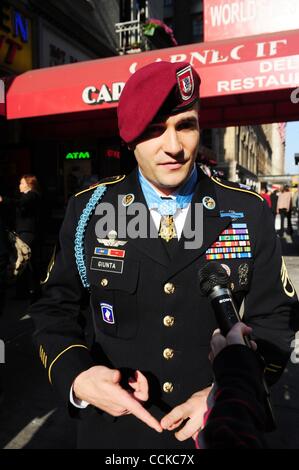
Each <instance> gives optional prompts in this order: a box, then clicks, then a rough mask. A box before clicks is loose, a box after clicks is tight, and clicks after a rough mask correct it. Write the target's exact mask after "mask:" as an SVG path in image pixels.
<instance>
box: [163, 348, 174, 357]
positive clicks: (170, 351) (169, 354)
mask: <svg viewBox="0 0 299 470" xmlns="http://www.w3.org/2000/svg"><path fill="white" fill-rule="evenodd" d="M163 356H164V359H167V360H169V359H172V358H173V356H174V350H173V349H171V348H166V349H164V351H163Z"/></svg>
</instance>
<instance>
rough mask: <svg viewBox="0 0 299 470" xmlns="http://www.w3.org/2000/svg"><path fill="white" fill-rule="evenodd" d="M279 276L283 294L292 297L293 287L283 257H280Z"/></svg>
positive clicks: (294, 292) (293, 293)
mask: <svg viewBox="0 0 299 470" xmlns="http://www.w3.org/2000/svg"><path fill="white" fill-rule="evenodd" d="M280 276H281V282H282V286H283V290H284V292H285V294H286V295H287V296H288V297H294V295H295V294H296V291H295V287H294V286H293V284H292V281H291V279H290V278H289V275H288V270H287V267H286V264H285V261H284V259H283V258H281V271H280Z"/></svg>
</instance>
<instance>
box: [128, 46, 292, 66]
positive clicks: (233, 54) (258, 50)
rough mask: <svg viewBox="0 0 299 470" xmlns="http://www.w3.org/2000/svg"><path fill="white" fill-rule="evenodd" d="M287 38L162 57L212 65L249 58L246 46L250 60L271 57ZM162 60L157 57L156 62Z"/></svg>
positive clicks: (133, 64)
mask: <svg viewBox="0 0 299 470" xmlns="http://www.w3.org/2000/svg"><path fill="white" fill-rule="evenodd" d="M287 45H288V40H287V39H278V40H273V41H265V42H256V43H255V44H254V43H252V44H249V45H247V44H243V43H241V44H238V45H236V46H234V47H232V48H231V49H230V50H228V51H227V48H226V49H225V54H223V51H222V50H221V49H215V48H213V49H208V48H205V49H203V50H201V51H198V50H195V51H191V52H189V53H188V55H187V54H175V55H170V56H169V57H168V58H167V57H166V58H165V57H164V59H163V60H169V61H170V62H182V61H187V62H189V63H190V64H191V65H192V66H193V67H196V66H198V65H213V64H219V63H227V62H229V61H240V60H249V57H248V48H250V49H249V50H250V60H252V59H260V58H261V59H262V58H267V57H273V56H275V55H277V54H279V53H281V50H282V49H284V48H285V47H287ZM160 60H162V59H161V58H157V59H156V62H159V61H160ZM144 65H145V64H144V63H142V64H139V63H138V62H133V63H132V64H131V65H130V67H129V72H130V73H131V74H133V73H135V72H136V70H137V69H138V68H139V67H143V66H144Z"/></svg>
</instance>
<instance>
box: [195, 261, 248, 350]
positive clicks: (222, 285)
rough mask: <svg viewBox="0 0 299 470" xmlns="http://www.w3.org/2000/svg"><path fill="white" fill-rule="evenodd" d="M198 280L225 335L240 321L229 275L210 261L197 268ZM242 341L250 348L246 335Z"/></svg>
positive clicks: (219, 265)
mask: <svg viewBox="0 0 299 470" xmlns="http://www.w3.org/2000/svg"><path fill="white" fill-rule="evenodd" d="M198 280H199V286H200V290H201V292H202V294H203V295H204V296H206V297H209V299H210V301H211V305H212V307H213V310H214V313H215V317H216V320H217V323H218V325H219V327H220V330H221V333H222V334H223V336H226V335H227V333H228V332H229V330H230V329H231V328H232V327H233V326H234V325H235V324H236V323H237V322H240V321H241V318H240V315H239V313H238V310H237V308H236V306H235V303H234V300H233V297H232V293H231V291H230V289H229V287H228V286H229V281H230V279H229V275H228V274H227V272H226V270H225V269H224V268H223V267H222V266H221V264H219V263H217V262H215V261H210V262H209V263H207V264H206V265H205V266H203V267H202V268H201V269H200V270H199V272H198ZM244 341H245V343H246V345H247V346H248V347H250V348H251V344H250V340H249V339H248V336H245V337H244Z"/></svg>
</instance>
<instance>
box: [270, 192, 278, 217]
mask: <svg viewBox="0 0 299 470" xmlns="http://www.w3.org/2000/svg"><path fill="white" fill-rule="evenodd" d="M270 199H271V210H272V214H273V217H274V224H275V219H276V214H277V200H278V189H274V191H272V193H271V194H270Z"/></svg>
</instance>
